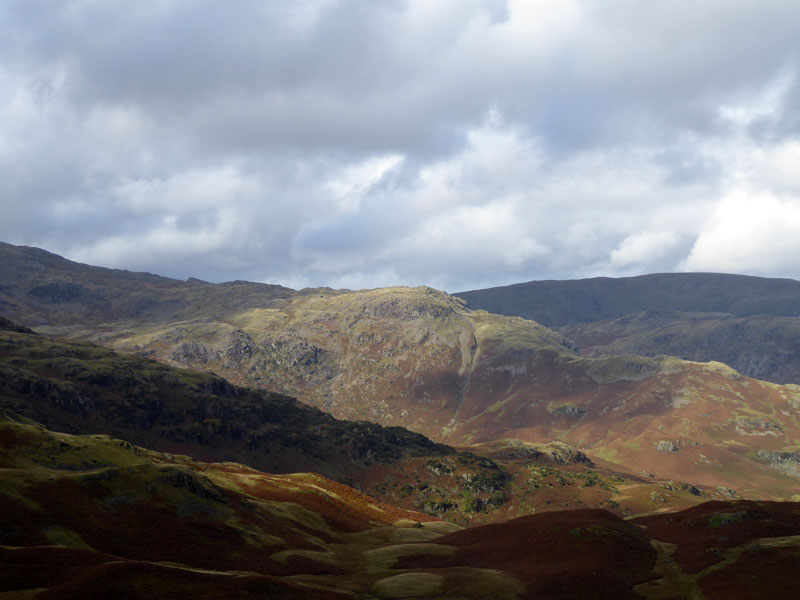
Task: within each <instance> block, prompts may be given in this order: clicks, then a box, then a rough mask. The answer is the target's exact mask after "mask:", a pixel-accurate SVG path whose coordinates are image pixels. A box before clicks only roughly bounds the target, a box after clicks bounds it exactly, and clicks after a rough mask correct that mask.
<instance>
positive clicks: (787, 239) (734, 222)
mask: <svg viewBox="0 0 800 600" xmlns="http://www.w3.org/2000/svg"><path fill="white" fill-rule="evenodd" d="M798 231H800V197H791V198H786V197H784V198H780V197H777V196H775V195H773V194H772V193H770V192H760V193H747V192H744V191H735V192H732V193H731V194H730V195H729V196H727V197H726V198H725V199H723V200H722V201H721V202H720V203H719V204H718V205H717V207H716V209H715V211H714V213H713V215H712V217H711V218H710V219H709V222H708V223H707V224H706V225H705V227H704V228H703V230H702V231H701V232H700V235H699V237H698V238H697V241H696V242H695V244H694V247H693V248H692V250H691V252H690V253H689V256H688V257H687V258H686V260H685V261H684V262H683V264H682V267H683V268H685V269H686V270H688V271H719V272H725V273H753V274H757V275H783V276H795V277H796V276H797V274H798V273H800V254H798V240H797V232H798Z"/></svg>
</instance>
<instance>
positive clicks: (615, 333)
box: [560, 311, 800, 383]
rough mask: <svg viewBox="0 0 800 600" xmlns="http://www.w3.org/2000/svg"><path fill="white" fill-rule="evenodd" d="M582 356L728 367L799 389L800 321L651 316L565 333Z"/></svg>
mask: <svg viewBox="0 0 800 600" xmlns="http://www.w3.org/2000/svg"><path fill="white" fill-rule="evenodd" d="M560 331H561V333H563V334H564V335H566V336H567V337H568V338H570V339H572V340H574V341H575V342H576V343H577V344H578V346H579V347H580V349H581V355H582V356H589V357H598V356H613V355H617V354H641V355H644V356H656V355H659V354H669V355H672V356H678V357H680V358H685V359H687V360H693V361H712V360H714V361H719V362H724V363H726V364H728V365H730V366H732V367H733V368H734V369H736V370H737V371H739V372H740V373H743V374H747V375H748V376H749V377H755V378H757V379H764V380H766V381H772V382H775V383H800V318H798V317H775V316H770V315H755V316H750V317H735V316H733V315H728V314H720V313H682V312H679V311H650V312H642V313H633V314H630V315H626V316H624V317H619V318H617V319H611V320H608V321H598V322H595V323H586V324H581V325H571V326H568V327H562V328H560Z"/></svg>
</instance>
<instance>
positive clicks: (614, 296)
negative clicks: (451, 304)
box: [454, 273, 800, 327]
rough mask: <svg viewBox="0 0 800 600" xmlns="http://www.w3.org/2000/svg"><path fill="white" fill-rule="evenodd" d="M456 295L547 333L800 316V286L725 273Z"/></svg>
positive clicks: (516, 287) (600, 280) (590, 281)
mask: <svg viewBox="0 0 800 600" xmlns="http://www.w3.org/2000/svg"><path fill="white" fill-rule="evenodd" d="M454 295H455V296H457V297H459V298H463V299H464V300H466V301H467V304H468V306H469V307H470V308H473V309H478V308H482V309H484V310H487V311H489V312H493V313H497V314H501V315H512V316H520V317H524V318H526V319H532V320H534V321H538V322H539V323H542V324H543V325H547V326H548V327H562V326H565V325H575V324H578V323H591V322H594V321H603V320H606V319H614V318H617V317H622V316H624V315H627V314H630V313H638V312H642V311H659V310H677V311H681V312H705V313H708V312H711V313H727V314H731V315H735V316H738V317H747V316H750V315H773V316H786V317H797V316H800V281H795V280H793V279H769V278H764V277H751V276H747V275H726V274H721V273H660V274H653V275H640V276H638V277H621V278H617V279H614V278H610V277H596V278H593V279H574V280H569V281H529V282H527V283H517V284H514V285H508V286H503V287H496V288H488V289H485V290H472V291H468V292H458V293H456V294H454Z"/></svg>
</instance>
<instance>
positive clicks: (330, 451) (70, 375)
mask: <svg viewBox="0 0 800 600" xmlns="http://www.w3.org/2000/svg"><path fill="white" fill-rule="evenodd" d="M2 411H5V412H6V413H7V414H9V415H14V416H15V417H21V418H30V419H34V420H37V421H39V422H42V423H46V424H48V425H49V426H50V427H53V428H56V429H58V430H60V431H68V432H73V433H104V432H109V433H112V434H113V435H115V436H119V437H120V438H123V439H127V440H129V441H133V442H135V443H138V444H146V445H148V446H150V447H152V448H155V449H158V450H161V451H168V452H177V453H182V454H189V455H191V456H193V457H195V458H199V459H203V460H226V461H229V460H236V461H241V462H243V463H246V464H248V465H250V466H256V467H259V468H261V469H268V470H269V471H271V472H274V473H275V472H277V473H287V472H293V471H298V470H299V471H307V470H315V471H318V472H322V473H325V474H327V475H329V476H332V477H335V478H337V479H339V480H341V481H346V482H348V483H350V484H352V485H355V486H357V487H358V488H359V489H362V490H364V491H366V492H368V493H370V494H371V495H372V496H374V497H376V498H379V499H382V500H384V501H388V502H391V503H392V504H397V505H400V506H403V507H405V508H408V509H417V510H424V511H425V512H427V513H430V514H437V515H443V516H445V517H446V518H448V519H449V520H453V521H459V522H475V523H478V522H487V521H496V520H501V519H504V518H509V517H512V516H517V515H520V514H527V513H528V512H533V511H536V510H553V509H556V508H566V507H569V506H609V507H610V508H612V509H613V510H615V511H617V512H619V513H620V514H631V513H633V514H636V513H640V512H646V511H649V510H651V509H652V508H653V507H654V506H653V503H652V502H651V496H652V492H654V491H655V492H656V493H657V494H658V493H664V494H666V493H665V492H663V487H664V486H669V487H671V488H673V491H671V492H670V493H669V494H667V495H666V496H664V497H663V498H662V499H661V500H660V501H659V503H658V507H667V506H669V507H682V506H690V505H692V504H696V503H697V502H700V501H702V500H703V499H708V498H713V497H715V495H716V492H714V490H713V489H708V488H703V487H702V486H701V487H700V488H697V487H695V486H693V484H691V483H681V484H674V482H670V483H669V484H668V483H667V482H664V481H660V480H651V479H646V480H643V479H641V478H640V477H637V476H635V475H633V474H630V473H627V472H625V471H624V470H623V471H622V472H620V471H619V469H615V468H614V467H613V466H604V465H595V464H593V463H592V462H591V461H590V460H589V459H588V458H587V457H586V456H585V455H584V454H582V453H581V452H579V451H576V450H575V449H574V448H571V447H569V446H568V445H566V444H563V443H549V444H525V443H522V442H519V441H516V440H507V441H501V442H497V443H493V444H490V445H486V446H484V447H481V448H476V449H473V450H474V451H473V452H469V451H461V452H457V451H456V450H455V449H453V448H450V447H448V446H444V445H441V444H435V443H433V442H431V441H430V440H428V439H426V438H424V437H423V436H421V435H419V434H415V433H411V432H409V431H407V430H405V429H402V428H398V427H394V428H384V427H381V426H380V425H376V424H373V423H367V422H361V423H352V422H346V421H337V420H335V419H333V418H332V417H331V416H330V415H327V414H325V413H322V412H320V411H318V410H316V409H314V408H311V407H308V406H305V405H302V404H299V403H297V402H296V401H295V400H294V399H292V398H289V397H285V396H281V395H278V394H273V393H267V392H261V391H253V390H248V389H242V388H238V387H236V386H232V385H230V384H229V383H228V382H227V381H225V380H222V379H220V378H219V377H217V376H214V375H208V374H203V373H197V372H191V371H186V370H179V369H174V368H170V367H167V366H165V365H162V364H159V363H155V362H153V361H151V360H147V359H142V358H136V357H129V356H121V355H117V354H116V353H114V352H113V351H110V350H108V349H105V348H101V347H98V346H95V345H94V344H91V343H87V342H76V341H70V340H54V339H50V338H46V337H43V336H40V335H37V334H35V333H33V332H32V331H30V330H26V329H25V328H23V327H19V326H16V325H14V324H13V323H10V322H9V321H7V320H5V319H3V318H0V412H2ZM475 452H477V454H476V453H475ZM620 488H625V489H626V490H627V491H626V493H625V495H624V496H623V495H622V494H621V492H620V491H619V490H620Z"/></svg>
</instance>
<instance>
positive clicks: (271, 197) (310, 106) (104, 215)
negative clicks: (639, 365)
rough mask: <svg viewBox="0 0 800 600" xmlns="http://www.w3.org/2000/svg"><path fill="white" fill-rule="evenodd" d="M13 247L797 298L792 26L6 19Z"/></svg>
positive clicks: (391, 280) (75, 14)
mask: <svg viewBox="0 0 800 600" xmlns="http://www.w3.org/2000/svg"><path fill="white" fill-rule="evenodd" d="M0 28H1V29H0V56H2V60H0V106H2V107H3V110H2V111H0V206H1V207H2V219H0V239H2V240H3V241H7V242H10V243H14V244H26V245H33V246H40V247H44V248H46V249H49V250H51V251H54V252H57V253H59V254H62V255H64V256H66V257H68V258H71V259H73V260H79V261H81V262H87V263H91V264H98V265H103V266H110V267H119V268H127V269H132V270H145V271H151V272H156V273H159V274H163V275H169V276H173V277H179V278H185V277H188V276H196V277H200V278H203V279H207V280H211V281H222V280H230V279H237V278H238V279H250V280H256V281H268V282H274V283H282V284H284V285H288V286H291V287H304V286H317V285H329V286H332V287H350V288H362V287H376V286H384V285H391V284H410V285H419V284H428V285H432V286H435V287H439V288H443V289H446V290H448V291H459V290H463V289H470V288H475V287H485V286H489V285H499V284H505V283H512V282H518V281H527V280H531V279H544V278H574V277H588V276H597V275H610V276H622V275H634V274H640V273H646V272H664V271H687V270H688V271H722V272H735V273H748V274H756V275H768V276H787V277H794V278H800V236H798V235H797V232H798V231H800V111H798V106H800V81H799V80H798V76H799V74H798V64H799V63H798V61H800V54H799V53H798V51H799V50H800V5H798V4H797V3H795V2H788V1H787V2H781V1H761V2H755V1H752V2H751V1H736V2H731V1H730V0H724V1H723V0H718V1H716V0H710V1H706V2H702V3H697V2H688V1H686V2H684V1H680V2H677V1H673V2H637V1H633V0H611V1H603V2H597V1H589V0H586V1H578V0H558V1H543V0H539V1H522V0H519V1H517V0H508V1H506V2H503V1H497V2H492V1H486V2H480V1H466V0H452V1H439V2H431V1H427V0H424V1H423V0H420V1H407V2H400V1H397V2H371V1H335V0H331V1H325V0H320V1H311V0H298V1H295V2H283V1H277V0H276V1H274V2H263V1H261V0H259V1H252V2H246V1H241V2H236V3H231V4H221V3H219V2H211V1H201V0H197V1H188V0H187V1H178V0H176V1H172V2H168V1H162V0H150V1H146V0H141V1H137V2H115V1H107V0H103V1H100V0H97V1H95V0H75V1H72V2H63V3H53V2H45V1H38V0H19V1H11V0H10V1H7V2H3V3H2V5H0Z"/></svg>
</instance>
